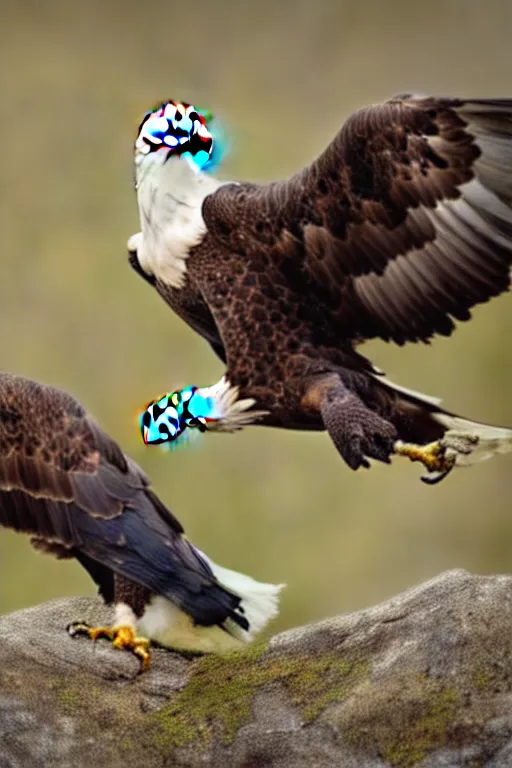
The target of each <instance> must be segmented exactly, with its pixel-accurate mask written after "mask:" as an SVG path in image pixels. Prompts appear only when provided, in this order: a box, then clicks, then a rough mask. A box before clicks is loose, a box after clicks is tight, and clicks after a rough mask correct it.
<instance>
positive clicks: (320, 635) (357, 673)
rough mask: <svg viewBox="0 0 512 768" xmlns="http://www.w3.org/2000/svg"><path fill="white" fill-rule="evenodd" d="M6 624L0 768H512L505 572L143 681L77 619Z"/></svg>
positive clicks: (91, 614) (101, 613)
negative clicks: (82, 630)
mask: <svg viewBox="0 0 512 768" xmlns="http://www.w3.org/2000/svg"><path fill="white" fill-rule="evenodd" d="M82 619H83V620H86V621H88V622H89V623H90V624H101V623H105V622H108V621H109V619H110V612H109V611H108V610H107V609H106V608H105V607H104V606H103V605H102V603H101V601H99V600H96V599H84V598H74V599H66V600H56V601H52V602H50V603H46V604H44V605H40V606H36V607H34V608H30V609H28V610H24V611H19V612H17V613H13V614H10V615H8V616H4V617H2V618H0V745H1V746H0V768H43V767H44V768H47V767H51V768H68V766H82V765H83V766H85V765H93V766H94V768H103V766H105V767H106V766H109V768H127V767H128V768H130V767H131V766H134V767H136V768H138V767H139V766H142V765H144V766H149V767H152V766H155V767H158V766H162V767H164V766H165V767H167V768H171V767H172V768H174V767H175V766H176V767H177V766H190V767H191V768H192V767H193V766H214V767H216V768H235V767H236V766H240V767H242V766H243V768H260V767H263V766H276V768H324V766H325V767H327V766H333V767H334V766H336V768H338V767H341V768H389V767H390V766H396V767H397V768H412V767H413V766H417V767H418V768H459V767H460V768H462V767H464V768H477V767H480V766H488V767H489V768H510V766H512V694H511V678H512V577H509V576H472V575H470V574H468V573H466V572H464V571H451V572H449V573H445V574H442V575H441V576H439V577H438V578H436V579H434V580H432V581H430V582H428V583H426V584H424V585H422V586H420V587H417V588H415V589H411V590H409V591H407V592H405V593H404V594H402V595H399V596H397V597H395V598H393V599H392V600H389V601H388V602H385V603H383V604H381V605H379V606H376V607H375V608H371V609H369V610H365V611H360V612H357V613H353V614H349V615H346V616H340V617H339V618H335V619H330V620H328V621H324V622H321V623H319V624H315V625H311V626H307V627H303V628H300V629H294V630H291V631H288V632H283V633H281V634H279V635H277V636H275V637H274V638H272V639H271V640H270V642H269V643H268V644H260V645H256V646H252V647H249V648H248V649H247V650H246V651H244V652H241V653H231V654H229V655H227V656H224V657H214V656H205V657H201V658H196V659H191V658H188V659H186V658H183V657H181V656H179V655H177V654H174V653H171V652H169V651H165V650H162V649H154V652H153V659H152V664H151V666H150V668H149V670H148V671H147V672H145V673H144V674H142V675H139V676H138V675H137V670H138V664H137V661H136V660H135V659H134V658H133V657H131V656H130V655H129V654H127V653H121V652H119V651H116V650H114V649H113V648H111V646H110V645H109V644H108V643H107V642H104V641H99V642H98V643H97V644H96V645H95V646H93V645H92V644H91V643H90V642H89V641H88V640H86V639H84V638H78V639H71V638H70V637H68V635H67V633H66V631H65V627H66V625H67V624H68V623H69V622H71V621H74V620H82Z"/></svg>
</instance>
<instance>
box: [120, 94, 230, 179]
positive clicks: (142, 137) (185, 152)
mask: <svg viewBox="0 0 512 768" xmlns="http://www.w3.org/2000/svg"><path fill="white" fill-rule="evenodd" d="M212 120H213V115H212V114H211V112H208V111H206V110H200V109H197V108H196V107H194V106H193V105H192V104H187V103H186V102H179V101H166V102H164V103H163V104H161V105H160V106H158V107H156V108H155V109H153V110H151V111H150V112H147V113H146V114H145V115H144V117H143V119H142V122H141V124H140V126H139V132H138V136H137V140H136V142H135V164H136V165H140V164H141V163H143V162H145V160H146V158H150V157H152V156H154V153H158V154H159V155H162V154H163V155H164V158H165V161H167V160H168V159H169V158H171V157H177V158H183V159H188V160H189V161H192V162H193V164H194V165H195V166H196V167H197V169H198V170H201V171H203V170H211V169H212V168H213V167H214V166H215V165H216V163H217V162H218V160H219V159H220V157H219V153H220V145H219V144H220V143H219V142H218V141H217V140H216V139H215V140H214V136H213V134H212V133H211V131H210V123H211V121H212Z"/></svg>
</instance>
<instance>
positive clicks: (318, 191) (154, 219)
mask: <svg viewBox="0 0 512 768" xmlns="http://www.w3.org/2000/svg"><path fill="white" fill-rule="evenodd" d="M290 135H291V136H293V132H291V134H290ZM220 149H221V147H220V145H219V143H218V142H217V141H216V139H215V123H214V122H213V123H211V116H209V115H205V114H204V113H202V112H201V111H200V110H198V109H196V108H195V107H193V106H192V105H189V104H186V103H178V102H173V101H168V102H166V103H164V104H162V105H161V106H159V107H157V108H156V109H154V110H152V111H151V112H148V113H147V114H146V115H145V117H144V119H143V121H142V123H141V125H140V128H139V133H138V137H137V140H136V143H135V177H136V189H137V198H138V207H139V214H140V223H141V232H139V233H137V234H136V235H133V236H132V237H131V238H130V240H129V242H128V250H129V259H130V263H131V264H132V266H133V267H134V268H135V269H136V271H137V272H138V273H139V274H140V275H141V276H142V277H143V278H144V279H145V280H146V281H147V282H148V283H150V284H151V285H153V286H154V287H155V288H156V290H157V291H158V293H159V294H160V295H161V296H162V298H163V299H164V300H165V301H166V302H167V303H168V304H169V306H170V307H171V308H172V309H173V310H174V311H175V312H176V313H177V314H178V315H179V316H180V317H181V318H183V319H184V320H185V321H186V322H187V323H188V324H189V325H190V326H191V327H192V328H193V329H194V330H195V331H197V332H198V333H199V334H201V335H202V336H203V337H204V338H205V339H206V340H207V341H208V342H209V343H210V345H211V346H212V348H213V350H214V351H215V353H216V354H217V355H218V356H219V357H220V359H221V360H222V361H223V362H224V363H226V365H227V371H226V374H225V378H224V380H223V381H224V382H225V385H226V386H228V387H229V388H231V389H232V391H233V392H234V393H236V395H237V396H239V398H240V399H241V401H242V402H244V401H245V402H246V403H249V404H251V408H254V409H257V411H256V414H255V416H254V420H255V421H258V422H259V423H260V424H263V425H268V426H274V427H285V428H288V429H306V430H309V429H311V430H322V429H326V430H327V432H328V433H329V435H330V437H331V439H332V441H333V443H334V444H335V446H336V448H337V449H338V451H339V453H340V454H341V456H342V457H343V458H344V460H345V461H346V463H347V464H348V465H349V466H350V467H351V468H352V469H357V468H358V467H361V466H364V467H367V466H369V461H368V460H369V459H377V460H379V461H383V462H389V460H390V456H391V454H392V453H400V454H403V455H406V456H409V458H411V459H413V460H419V461H421V462H422V463H423V464H424V465H425V466H426V467H427V470H428V471H429V473H432V474H431V475H430V479H431V480H437V479H440V478H441V477H443V476H444V475H445V474H447V472H448V471H449V470H450V469H451V468H452V467H453V466H454V465H455V464H461V465H463V464H471V463H473V462H475V461H477V460H481V459H482V458H486V457H487V456H489V455H492V454H493V453H496V452H505V451H507V450H511V449H512V431H511V430H508V429H504V428H497V427H490V426H487V425H484V424H478V423H476V422H471V421H468V420H466V419H462V418H460V417H458V416H456V415H454V414H451V413H448V412H447V411H445V410H443V409H442V408H441V407H440V406H439V401H437V400H434V399H433V398H431V397H428V396H425V395H423V394H421V393H417V392H412V391H409V390H406V389H404V388H403V387H400V386H398V385H395V384H393V383H392V382H390V381H388V380H386V379H384V378H383V376H382V372H380V371H378V370H377V369H376V368H375V367H374V366H373V365H372V363H371V362H370V361H369V360H368V359H367V358H366V357H364V356H363V355H362V354H361V353H360V352H359V349H358V345H359V344H360V343H361V342H363V341H365V340H367V339H373V338H380V339H384V340H385V341H393V342H395V343H397V344H400V345H403V344H405V343H406V342H419V341H422V342H429V341H430V339H431V338H432V337H433V336H435V335H436V334H441V335H444V336H449V335H450V334H451V333H452V332H453V331H454V329H455V321H456V320H459V321H464V320H468V319H469V318H470V316H471V315H470V309H471V307H473V306H474V305H476V304H479V303H482V302H485V301H488V300H489V299H490V298H492V297H493V296H497V295H498V294H500V293H503V292H504V291H508V290H509V289H510V283H511V264H512V99H502V100H499V99H473V100H465V99H458V98H435V97H423V96H409V95H405V96H397V97H395V98H393V99H391V100H389V101H387V102H385V103H383V104H379V105H376V106H372V107H369V108H366V109H361V110H360V111H357V112H356V113H354V114H353V115H351V116H350V117H349V118H348V120H346V122H345V123H344V124H343V125H342V126H341V128H340V130H339V132H338V134H337V135H336V137H335V138H334V140H333V141H332V142H331V143H330V144H329V146H328V147H327V149H326V150H325V151H324V152H323V153H322V154H321V155H320V156H319V157H318V158H317V159H316V160H315V161H314V162H313V163H311V165H309V166H308V167H306V168H305V169H304V170H302V171H299V172H298V173H296V174H295V175H294V176H292V177H291V178H290V179H288V180H287V181H281V182H274V183H270V184H267V185H258V184H252V183H246V182H242V183H235V182H222V181H219V180H217V179H216V178H215V177H214V175H213V174H212V173H211V170H212V169H213V168H215V166H216V164H217V161H218V160H219V156H220V155H219V152H220ZM220 389H221V390H222V393H223V397H224V401H229V402H230V403H232V402H233V401H236V397H231V398H229V397H228V398H226V392H225V386H224V388H222V387H220ZM207 391H209V390H207ZM219 410H220V404H219V407H218V408H217V411H219ZM262 411H263V412H265V413H264V415H262V413H261V412H262ZM241 412H242V409H241V408H239V409H238V413H239V414H240V413H241ZM251 413H252V411H251V410H249V411H247V412H246V413H245V414H244V422H243V423H247V422H248V421H249V419H250V417H251ZM199 415H201V414H199ZM203 415H208V414H203ZM225 415H226V416H227V417H231V427H233V425H235V426H236V423H235V424H234V421H235V422H236V418H233V416H234V417H236V413H235V414H233V413H226V414H225ZM159 416H160V417H161V416H162V413H161V410H159ZM164 420H165V419H164ZM146 421H147V422H148V421H149V422H151V418H148V417H146ZM242 425H243V424H240V426H242ZM146 426H148V427H150V426H152V425H151V423H149V424H146ZM153 426H154V425H153ZM206 426H207V427H208V425H206ZM159 428H160V431H161V432H162V434H164V435H165V430H166V425H165V423H162V420H161V422H160V425H159Z"/></svg>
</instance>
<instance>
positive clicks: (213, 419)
mask: <svg viewBox="0 0 512 768" xmlns="http://www.w3.org/2000/svg"><path fill="white" fill-rule="evenodd" d="M237 398H238V389H237V388H236V387H231V386H230V384H229V382H228V381H227V379H226V378H222V379H221V380H220V381H219V382H217V384H214V385H213V386H211V387H202V388H200V387H195V386H190V387H185V388H184V389H180V390H176V391H174V392H171V393H169V394H166V395H162V396H161V397H159V398H158V399H157V400H152V401H151V402H150V403H149V404H148V405H147V406H146V408H145V410H144V411H143V412H142V413H141V415H140V417H139V425H140V431H141V435H142V439H143V441H144V443H145V444H146V445H163V444H167V445H169V447H171V446H172V445H176V443H178V442H179V441H180V439H181V438H182V437H183V436H184V435H185V433H186V431H187V430H197V431H198V432H206V431H223V432H234V431H235V430H237V429H241V428H242V427H243V426H246V425H247V424H250V423H252V422H254V421H257V420H258V419H259V418H261V417H262V416H264V415H265V413H264V412H263V411H251V410H250V409H251V408H252V406H253V405H254V400H252V399H245V400H238V399H237Z"/></svg>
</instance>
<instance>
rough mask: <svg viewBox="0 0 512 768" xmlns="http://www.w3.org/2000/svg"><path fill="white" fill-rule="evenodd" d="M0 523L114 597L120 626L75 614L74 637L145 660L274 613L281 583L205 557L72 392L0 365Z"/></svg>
mask: <svg viewBox="0 0 512 768" xmlns="http://www.w3.org/2000/svg"><path fill="white" fill-rule="evenodd" d="M0 525H3V526H6V527H7V528H13V529H14V530H16V531H23V532H25V533H28V534H29V535H30V536H31V542H32V544H33V545H34V546H35V548H36V549H38V550H41V551H43V552H49V553H51V554H53V555H55V556H56V557H58V558H76V559H77V560H78V562H79V563H80V564H81V565H82V566H83V567H84V568H85V569H86V570H87V572H88V573H89V575H90V576H91V577H92V579H93V580H94V581H95V582H96V584H97V585H98V587H99V593H100V595H101V596H102V597H103V598H104V600H105V601H106V602H107V603H114V604H115V622H114V625H113V626H112V627H95V628H94V627H88V626H87V625H85V624H82V623H80V622H78V623H76V624H73V625H70V627H69V631H70V633H71V634H76V633H83V634H87V635H88V636H89V637H91V638H92V639H96V638H97V637H101V636H104V637H107V638H109V639H110V640H112V641H113V643H114V645H115V647H117V648H126V649H129V650H131V651H132V652H133V653H135V654H136V655H137V656H138V657H139V658H140V660H141V666H142V667H145V666H146V665H147V663H148V662H149V640H155V641H157V642H158V643H159V644H160V645H163V646H167V647H170V648H175V649H187V650H198V651H203V652H209V651H221V650H224V649H227V648H231V647H237V646H238V645H240V644H241V643H243V642H248V641H250V640H251V639H252V638H253V636H254V635H255V634H256V633H257V632H258V631H259V630H261V629H262V628H263V627H264V626H265V624H266V623H267V622H268V621H269V620H270V619H271V618H272V617H273V616H275V615H276V614H277V608H278V594H279V591H280V589H281V587H282V586H283V585H279V586H275V585H273V584H260V583H258V582H256V581H254V580H253V579H251V578H250V577H248V576H244V575H242V574H240V573H235V572H234V571H230V570H227V569H226V568H222V567H220V566H218V565H216V564H215V563H213V562H212V561H211V560H209V558H207V557H206V555H204V554H203V553H202V552H200V551H199V550H198V549H197V548H196V547H194V546H193V544H191V543H190V542H189V541H188V540H187V539H186V538H185V536H184V535H183V528H182V527H181V525H180V523H179V522H178V520H177V519H176V518H175V517H174V515H172V513H171V512H170V511H169V510H168V509H167V507H166V506H165V505H164V504H163V503H162V502H161V501H160V499H159V498H158V497H157V496H156V494H155V493H154V492H153V491H152V490H151V488H150V485H149V480H148V478H147V477H146V475H145V474H144V472H143V471H142V470H141V469H140V468H139V467H138V466H137V465H136V464H135V462H134V461H132V460H131V459H130V458H129V457H128V456H126V455H125V454H124V453H123V452H122V450H121V449H120V448H119V446H118V445H117V443H115V442H114V441H113V440H112V439H111V438H110V437H109V436H108V435H107V434H105V432H103V430H102V429H101V428H100V427H99V426H98V425H97V424H96V422H95V421H94V420H93V419H92V418H91V416H90V415H89V414H88V413H87V412H86V411H85V410H84V409H83V408H82V406H81V405H80V404H79V403H78V402H77V401H76V400H75V399H74V398H72V397H70V395H68V394H67V393H65V392H62V391H60V390H58V389H54V388H53V387H49V386H45V385H42V384H39V383H37V382H35V381H31V380H29V379H25V378H23V377H21V376H15V375H12V374H10V373H0ZM139 632H140V633H142V636H139V634H138V633H139Z"/></svg>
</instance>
